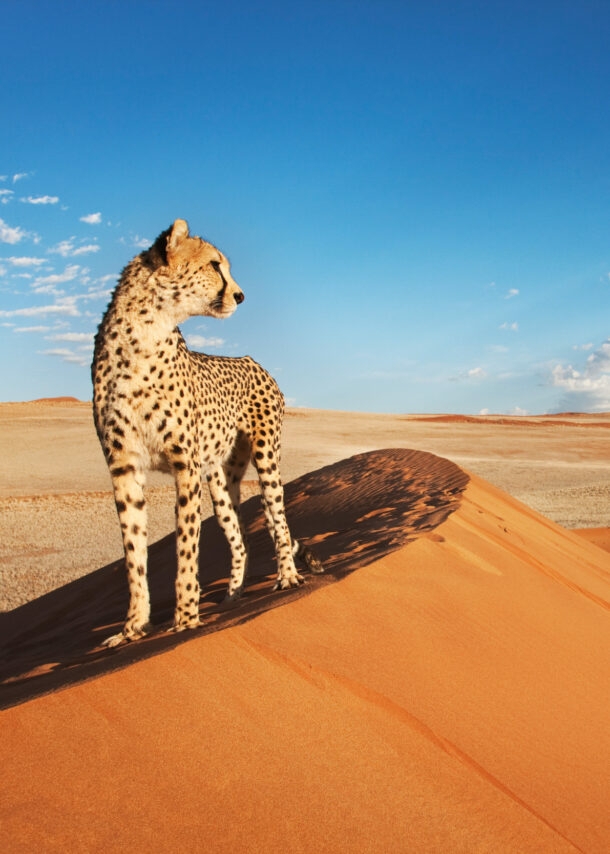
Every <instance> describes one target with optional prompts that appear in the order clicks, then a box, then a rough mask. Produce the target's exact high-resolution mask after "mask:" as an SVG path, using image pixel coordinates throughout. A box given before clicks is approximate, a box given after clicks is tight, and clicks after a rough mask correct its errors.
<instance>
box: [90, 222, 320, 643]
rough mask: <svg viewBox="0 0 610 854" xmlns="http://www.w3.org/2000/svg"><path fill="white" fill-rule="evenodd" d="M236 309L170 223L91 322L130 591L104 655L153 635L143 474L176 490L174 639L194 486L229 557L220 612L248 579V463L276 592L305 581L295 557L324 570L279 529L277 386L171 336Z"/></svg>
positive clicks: (210, 250) (201, 246) (98, 412)
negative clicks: (165, 479)
mask: <svg viewBox="0 0 610 854" xmlns="http://www.w3.org/2000/svg"><path fill="white" fill-rule="evenodd" d="M243 299H244V295H243V293H242V291H241V290H240V288H239V286H238V285H237V283H236V282H235V281H234V280H233V278H232V276H231V272H230V267H229V262H228V261H227V259H226V258H225V256H224V255H223V254H222V253H221V252H219V251H218V250H217V249H216V248H215V247H214V246H212V245H211V244H210V243H207V242H205V241H204V240H201V238H199V237H191V236H190V235H189V231H188V225H187V223H186V222H185V221H184V220H180V219H178V220H176V221H175V222H174V224H173V226H172V227H171V228H169V229H168V230H167V231H165V232H163V233H162V234H161V235H160V236H159V237H158V238H157V240H156V241H155V243H154V244H153V246H151V247H150V249H148V250H146V251H145V252H142V253H141V254H140V255H138V256H137V257H136V258H134V259H133V260H132V261H131V263H130V264H128V266H127V267H126V268H125V270H124V271H123V273H122V275H121V279H120V281H119V284H118V286H117V288H116V290H115V291H114V294H113V296H112V300H111V302H110V305H109V306H108V309H107V311H106V313H105V315H104V318H103V320H102V323H101V324H100V327H99V330H98V333H97V336H96V339H95V352H94V358H93V365H92V378H93V388H94V393H93V411H94V420H95V426H96V429H97V433H98V436H99V439H100V442H101V445H102V448H103V451H104V455H105V457H106V461H107V463H108V467H109V470H110V475H111V478H112V484H113V488H114V495H115V502H116V507H117V511H118V515H119V521H120V525H121V531H122V535H123V546H124V550H125V563H126V569H127V578H128V583H129V609H128V612H127V617H126V621H125V625H124V627H123V630H122V631H121V632H120V633H119V634H117V635H113V636H112V637H110V638H108V639H107V640H106V641H105V644H106V645H107V646H116V645H118V644H120V643H122V642H124V641H125V640H133V639H135V638H138V637H140V636H142V635H145V634H146V633H147V632H148V631H149V629H150V622H149V621H150V599H149V591H148V581H147V535H146V525H147V517H146V501H145V497H144V491H143V487H144V485H145V480H146V472H147V470H150V469H162V470H167V471H170V472H171V473H172V474H173V476H174V480H175V485H176V546H177V576H176V609H175V615H174V624H173V630H174V631H181V630H183V629H190V628H195V627H196V626H198V625H200V620H199V581H198V561H199V533H200V527H201V485H202V480H203V477H205V478H207V482H208V485H209V489H210V493H211V496H212V502H213V505H214V511H215V514H216V518H217V519H218V522H219V524H220V526H221V528H222V529H223V531H224V533H225V536H226V538H227V540H228V542H229V546H230V548H231V572H230V578H229V585H228V590H227V600H228V601H229V602H232V601H234V600H235V599H236V598H237V597H238V596H239V594H240V593H241V590H242V587H243V584H244V578H245V572H246V560H247V553H246V544H245V541H244V532H243V529H242V524H241V520H240V517H239V502H240V482H241V479H242V477H243V475H244V472H245V470H246V467H247V465H248V462H249V461H250V459H251V460H252V462H253V464H254V466H255V467H256V470H257V472H258V476H259V481H260V486H261V491H262V495H263V506H264V510H265V517H266V521H267V526H268V528H269V532H270V534H271V537H272V539H273V541H274V544H275V551H276V558H277V573H278V574H277V582H276V585H275V586H276V589H277V588H281V589H284V588H289V587H294V586H297V585H298V584H299V583H301V582H302V581H303V578H302V576H301V575H299V573H298V572H297V570H296V567H295V563H294V558H295V557H298V558H299V559H301V560H303V561H304V563H305V564H306V566H308V567H309V569H311V570H312V571H314V572H322V571H323V570H322V566H321V565H320V564H319V562H318V561H317V560H316V559H315V557H313V555H312V554H311V553H310V552H309V550H308V549H306V548H305V547H304V546H303V545H302V544H299V543H298V542H297V541H295V542H294V543H292V541H291V537H290V532H289V530H288V525H287V522H286V515H285V511H284V497H283V488H282V482H281V479H280V471H279V456H280V433H281V425H282V416H283V411H284V400H283V397H282V394H281V392H280V390H279V388H278V386H277V384H276V382H275V380H274V379H273V378H272V377H271V376H270V375H269V374H268V373H267V372H266V371H265V370H264V369H263V368H262V367H261V366H260V365H258V364H257V363H256V362H255V361H254V360H253V359H251V358H250V357H248V356H246V357H243V358H223V357H216V356H207V355H204V354H203V353H194V352H192V351H190V350H189V349H188V348H187V346H186V344H185V342H184V339H183V337H182V335H181V333H180V331H179V329H178V324H179V323H181V322H182V321H184V320H185V319H186V318H187V317H191V316H193V315H208V316H212V317H228V316H229V315H231V314H232V313H233V312H234V311H235V309H236V308H237V306H238V305H239V304H240V303H241V302H242V301H243Z"/></svg>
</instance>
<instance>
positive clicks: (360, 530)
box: [0, 449, 468, 708]
mask: <svg viewBox="0 0 610 854" xmlns="http://www.w3.org/2000/svg"><path fill="white" fill-rule="evenodd" d="M467 483H468V475H467V474H466V473H465V472H463V471H462V470H461V469H460V468H458V466H456V465H454V464H453V463H451V462H449V461H448V460H445V459H441V458H439V457H436V456H434V455H433V454H429V453H425V452H421V451H412V450H406V449H392V450H382V451H373V452H370V453H366V454H358V455H356V456H354V457H350V458H349V459H347V460H343V461H341V462H338V463H334V464H332V465H329V466H326V467H324V468H321V469H319V470H317V471H315V472H311V473H309V474H306V475H304V476H302V477H300V478H298V479H296V480H294V481H292V482H290V483H288V484H287V485H286V487H285V496H286V512H287V517H288V521H289V524H290V530H291V532H292V535H293V537H295V538H296V539H298V540H302V541H303V542H305V543H307V544H308V545H309V546H311V547H312V549H313V551H314V552H315V554H316V556H317V557H318V558H319V559H320V560H321V561H322V563H323V564H324V567H325V574H324V575H315V576H314V575H307V577H306V581H305V584H304V585H302V586H301V587H299V588H296V589H292V590H286V591H279V592H278V591H276V592H274V591H273V590H272V587H273V583H274V581H275V577H276V567H275V560H274V550H273V545H272V543H271V539H270V537H269V534H268V531H267V528H266V524H265V520H264V515H263V511H262V507H261V501H260V498H259V496H255V497H254V498H251V499H249V500H248V501H246V502H245V503H244V504H243V505H242V517H243V520H244V523H245V526H246V530H247V535H248V547H249V564H248V577H247V580H246V585H245V588H244V591H243V594H242V597H241V599H240V600H239V603H238V605H237V606H236V607H234V608H231V609H228V610H223V609H222V607H221V602H222V599H223V597H224V594H225V591H226V577H227V574H228V571H229V566H230V552H229V548H228V545H227V542H226V539H225V537H224V535H223V533H222V532H221V530H220V528H219V526H218V525H217V523H216V520H215V519H214V518H213V517H210V518H209V519H207V520H206V521H204V523H203V525H202V530H201V552H200V555H201V557H200V570H199V572H200V582H201V592H202V596H201V605H200V615H201V619H202V621H203V626H202V627H201V628H199V629H197V630H194V631H186V632H182V633H179V634H172V633H167V632H166V631H165V629H167V628H169V627H170V626H171V624H172V617H173V610H174V602H175V589H174V579H175V572H176V557H175V535H174V534H170V535H168V536H167V537H165V538H164V539H162V540H159V541H158V542H157V543H154V544H153V545H151V547H150V549H149V581H150V591H151V602H152V615H153V621H154V625H155V631H154V632H153V633H152V634H151V635H149V636H147V637H145V638H142V639H140V640H138V641H136V642H135V643H130V644H126V645H124V646H120V647H117V648H116V649H113V650H109V649H106V648H102V647H101V646H100V644H101V643H102V641H103V640H104V639H105V638H106V637H107V636H108V634H109V633H111V632H113V631H118V630H120V627H121V625H122V621H123V618H124V614H125V609H126V606H127V597H128V593H127V585H126V583H125V569H124V565H123V561H122V560H120V561H116V562H114V563H112V564H109V565H108V566H105V567H103V568H102V569H99V570H97V571H95V572H92V573H90V574H89V575H86V576H84V577H83V578H80V579H78V580H76V581H73V582H71V583H70V584H67V585H65V586H64V587H61V588H59V589H58V590H55V591H53V592H52V593H48V594H46V595H45V596H42V597H40V598H39V599H37V600H35V601H33V602H29V603H28V604H26V605H23V606H21V607H20V608H16V609H15V610H14V611H10V612H8V613H6V614H1V615H0V636H1V637H2V649H1V651H0V680H1V681H0V708H6V707H8V706H11V705H15V704H18V703H21V702H24V701H25V700H29V699H31V698H33V697H35V696H39V695H41V694H45V693H49V692H51V691H56V690H58V689H60V688H63V687H65V686H67V685H70V684H75V683H77V682H81V681H83V680H86V679H91V678H93V677H95V676H98V675H100V674H102V673H107V672H110V671H113V670H117V669H120V668H123V667H127V666H128V665H129V664H131V663H132V662H135V661H138V660H141V659H144V658H147V657H149V656H151V655H156V654H159V653H161V652H163V651H164V650H167V649H171V648H172V647H175V646H177V645H178V644H181V643H185V642H188V641H189V640H191V639H193V638H195V637H199V636H201V635H202V634H208V633H211V632H216V631H221V630H223V629H225V628H228V627H229V626H234V625H238V624H240V623H243V622H245V621H247V620H251V619H254V618H255V617H256V616H257V615H259V614H261V613H264V612H265V611H268V610H270V609H272V608H276V607H279V606H281V605H285V604H287V603H289V602H291V601H293V600H294V599H295V598H298V597H300V596H304V595H308V594H310V593H312V592H313V591H315V590H318V589H319V588H320V587H323V586H325V585H327V584H331V583H333V582H335V581H337V580H339V579H341V578H343V577H345V576H346V575H348V574H350V573H352V572H354V571H356V570H358V569H361V568H362V567H365V566H367V565H368V564H370V563H372V562H373V561H375V560H378V559H380V558H382V557H384V556H385V555H387V554H389V553H390V552H393V551H395V550H396V549H399V548H403V547H404V546H406V545H407V544H408V543H409V542H411V541H412V540H414V539H416V538H417V537H419V536H421V535H423V534H425V533H428V532H430V531H432V530H433V529H434V528H436V527H437V526H438V525H440V524H441V523H442V522H443V521H444V520H445V519H446V518H447V517H448V516H449V515H450V514H451V513H452V512H453V511H454V510H456V509H457V507H458V506H459V503H460V497H461V494H462V492H463V491H464V489H465V487H466V484H467ZM405 571H406V572H408V571H409V565H408V559H407V560H406V561H405Z"/></svg>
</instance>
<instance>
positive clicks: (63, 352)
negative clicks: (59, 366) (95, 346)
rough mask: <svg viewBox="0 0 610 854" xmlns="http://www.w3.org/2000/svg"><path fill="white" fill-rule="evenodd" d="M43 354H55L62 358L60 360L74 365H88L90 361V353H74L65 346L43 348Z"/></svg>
mask: <svg viewBox="0 0 610 854" xmlns="http://www.w3.org/2000/svg"><path fill="white" fill-rule="evenodd" d="M42 355H43V356H57V357H58V358H60V359H61V360H62V362H69V363H71V364H74V365H81V367H88V366H89V365H90V363H91V354H90V353H89V352H87V353H75V352H74V351H73V350H68V349H67V348H66V349H64V348H57V349H54V350H43V351H42Z"/></svg>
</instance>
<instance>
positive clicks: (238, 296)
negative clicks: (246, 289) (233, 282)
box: [234, 291, 245, 305]
mask: <svg viewBox="0 0 610 854" xmlns="http://www.w3.org/2000/svg"><path fill="white" fill-rule="evenodd" d="M234 296H235V302H236V303H237V305H239V304H240V303H242V302H243V301H244V299H245V297H244V295H243V293H242V292H241V291H237V293H236V294H235V295H234Z"/></svg>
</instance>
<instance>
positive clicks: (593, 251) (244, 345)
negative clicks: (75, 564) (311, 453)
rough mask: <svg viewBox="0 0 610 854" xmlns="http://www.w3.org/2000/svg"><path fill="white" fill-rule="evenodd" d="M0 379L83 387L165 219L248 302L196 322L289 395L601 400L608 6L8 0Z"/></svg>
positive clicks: (608, 265) (607, 325)
mask: <svg viewBox="0 0 610 854" xmlns="http://www.w3.org/2000/svg"><path fill="white" fill-rule="evenodd" d="M2 15H3V39H2V42H3V47H2V51H1V52H0V72H1V75H0V79H2V87H1V90H0V91H1V93H2V94H1V102H0V103H1V107H2V116H3V122H2V125H3V131H2V134H1V135H0V176H1V179H0V357H1V359H2V363H3V365H4V369H3V370H2V372H1V375H0V400H26V399H31V398H36V397H47V396H56V395H74V396H76V397H79V398H81V399H84V400H87V399H90V397H91V386H90V377H89V364H90V360H91V352H92V339H93V334H94V332H95V330H96V328H97V324H98V323H99V321H100V319H101V315H102V313H103V311H104V309H105V307H106V305H107V302H108V298H109V293H110V290H111V289H112V287H113V286H114V283H115V282H116V279H117V276H118V274H119V273H120V271H121V269H122V268H123V267H124V266H125V264H126V263H127V262H128V261H129V260H130V258H131V257H132V256H133V255H134V254H136V253H137V252H139V251H141V248H142V247H143V246H145V245H148V244H149V243H150V242H152V240H154V238H155V237H156V236H157V235H158V234H159V233H160V232H161V231H162V230H163V229H165V228H166V227H167V226H168V225H169V224H170V223H171V222H172V221H173V220H174V219H175V218H176V217H183V218H185V219H187V220H188V221H189V223H190V226H191V229H192V231H193V232H194V233H197V234H201V235H202V236H204V237H206V238H207V239H209V240H211V241H212V242H214V243H215V244H216V245H217V246H219V247H220V248H221V249H222V250H223V251H224V252H225V253H226V254H227V255H228V256H229V258H230V259H231V262H232V270H233V274H234V276H235V279H236V280H237V281H238V282H239V284H240V285H241V287H242V288H243V290H244V292H245V294H246V301H245V302H244V303H243V305H242V306H240V307H239V309H238V311H237V312H236V313H235V314H234V315H233V317H232V318H230V319H228V320H226V321H217V320H214V319H211V318H195V319H192V320H189V321H188V322H187V323H186V324H185V325H184V327H183V332H184V333H185V336H186V337H187V340H188V341H189V343H190V344H191V346H193V347H194V348H196V349H203V350H206V351H207V352H210V353H223V354H228V355H241V354H244V353H249V354H250V355H252V356H253V357H254V358H256V359H257V360H258V361H260V362H261V363H262V364H263V365H264V366H265V367H266V368H267V369H268V370H269V371H270V372H271V373H272V374H273V375H274V376H275V377H276V379H277V380H278V382H279V383H280V386H281V387H282V389H283V391H284V393H285V395H286V397H287V399H288V401H289V402H290V403H291V404H293V405H297V406H311V407H320V408H328V409H349V410H357V411H377V412H394V413H399V412H463V413H478V412H487V411H489V412H500V413H516V414H518V413H544V412H556V411H563V410H582V411H600V410H610V167H609V163H610V160H609V152H610V110H609V109H608V104H609V93H610V50H609V48H608V46H609V44H610V4H609V3H608V2H606V0H602V2H588V0H574V2H572V0H569V1H568V2H562V0H554V2H544V0H540V2H531V0H529V2H520V0H510V2H503V0H502V1H501V2H494V0H487V2H462V0H455V1H454V2H435V0H427V2H423V0H422V1H421V2H408V0H403V2H391V0H378V2H359V0H351V2H344V0H326V2H317V0H313V2H308V3H304V4H286V3H283V2H282V3H279V2H265V0H263V1H262V2H257V3H255V2H252V3H245V2H241V3H239V2H234V0H225V2H223V3H222V4H220V3H217V2H214V3H211V2H210V3H208V2H205V0H203V1H202V2H180V0H174V2H170V0H159V2H153V0H151V1H150V2H143V0H142V2H134V1H133V0H120V2H114V0H105V2H97V0H88V2H87V3H82V0H81V2H78V3H77V2H62V0H57V2H53V3H50V2H43V0H39V2H31V0H18V2H17V0H5V2H4V3H3V9H2Z"/></svg>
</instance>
